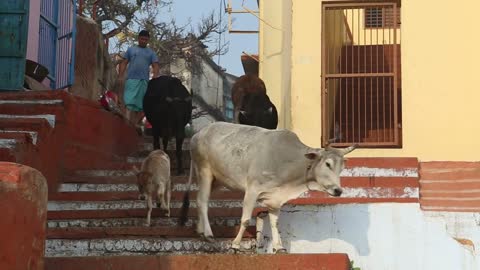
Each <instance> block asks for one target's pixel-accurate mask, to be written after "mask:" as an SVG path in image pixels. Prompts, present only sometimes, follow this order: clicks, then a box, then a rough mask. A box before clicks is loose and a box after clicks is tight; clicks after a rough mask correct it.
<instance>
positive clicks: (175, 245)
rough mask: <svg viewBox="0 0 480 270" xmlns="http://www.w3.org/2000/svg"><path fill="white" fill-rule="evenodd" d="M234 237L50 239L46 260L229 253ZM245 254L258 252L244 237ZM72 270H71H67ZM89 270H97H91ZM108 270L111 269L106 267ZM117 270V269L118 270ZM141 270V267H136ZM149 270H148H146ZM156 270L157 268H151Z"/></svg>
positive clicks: (243, 249)
mask: <svg viewBox="0 0 480 270" xmlns="http://www.w3.org/2000/svg"><path fill="white" fill-rule="evenodd" d="M231 242H232V240H231V238H228V239H223V238H218V239H216V241H215V242H213V243H210V242H205V241H203V240H201V239H199V238H195V239H192V238H176V239H166V238H159V237H138V238H114V237H111V238H103V239H80V240H79V239H47V241H46V246H45V257H66V256H68V257H77V256H102V257H105V256H120V255H123V256H131V255H164V254H178V255H180V254H202V253H228V252H229V251H230V247H231ZM241 249H242V251H243V252H245V253H249V254H254V253H256V240H255V239H252V238H245V239H243V240H242V242H241ZM67 268H68V269H70V267H67ZM90 269H96V268H95V267H94V268H90ZM107 269H108V268H107ZM110 269H112V268H110ZM115 269H118V268H115ZM136 269H139V268H136ZM147 269H148V268H147ZM150 269H156V268H150Z"/></svg>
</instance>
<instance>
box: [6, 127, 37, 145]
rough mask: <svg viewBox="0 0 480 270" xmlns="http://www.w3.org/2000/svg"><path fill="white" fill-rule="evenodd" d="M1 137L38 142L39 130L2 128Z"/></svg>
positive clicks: (32, 142)
mask: <svg viewBox="0 0 480 270" xmlns="http://www.w3.org/2000/svg"><path fill="white" fill-rule="evenodd" d="M0 139H7V140H8V139H12V140H17V141H19V142H24V143H31V144H33V145H36V144H37V139H38V132H35V131H21V130H0Z"/></svg>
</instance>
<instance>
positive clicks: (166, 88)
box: [143, 76, 192, 174]
mask: <svg viewBox="0 0 480 270" xmlns="http://www.w3.org/2000/svg"><path fill="white" fill-rule="evenodd" d="M143 111H144V112H145V117H146V118H147V120H148V122H150V124H152V133H153V149H155V150H156V149H160V143H159V138H160V137H161V138H162V144H163V149H164V150H165V151H166V150H167V145H168V140H169V139H170V138H171V137H172V136H175V142H176V148H175V150H176V157H177V174H183V162H182V144H183V140H184V139H185V125H186V124H187V123H189V122H190V121H191V120H192V96H191V95H190V93H189V92H188V90H187V88H186V87H185V86H184V85H183V84H182V82H181V81H180V80H179V79H178V78H174V77H169V76H160V77H158V78H155V79H152V80H150V81H149V82H148V88H147V92H146V94H145V97H144V98H143Z"/></svg>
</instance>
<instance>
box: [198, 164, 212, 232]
mask: <svg viewBox="0 0 480 270" xmlns="http://www.w3.org/2000/svg"><path fill="white" fill-rule="evenodd" d="M198 172H199V173H198V176H199V178H198V185H199V187H198V193H197V210H198V224H197V233H198V234H200V235H203V236H204V237H205V238H206V239H207V240H209V241H211V240H213V233H212V228H211V227H210V222H209V221H208V199H209V198H210V191H211V188H212V181H213V175H212V173H211V171H210V170H209V169H199V170H198Z"/></svg>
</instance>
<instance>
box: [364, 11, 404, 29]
mask: <svg viewBox="0 0 480 270" xmlns="http://www.w3.org/2000/svg"><path fill="white" fill-rule="evenodd" d="M395 21H396V23H397V27H398V26H400V8H397V16H396V18H394V16H393V8H383V7H372V8H365V28H393V27H394V23H395Z"/></svg>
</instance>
